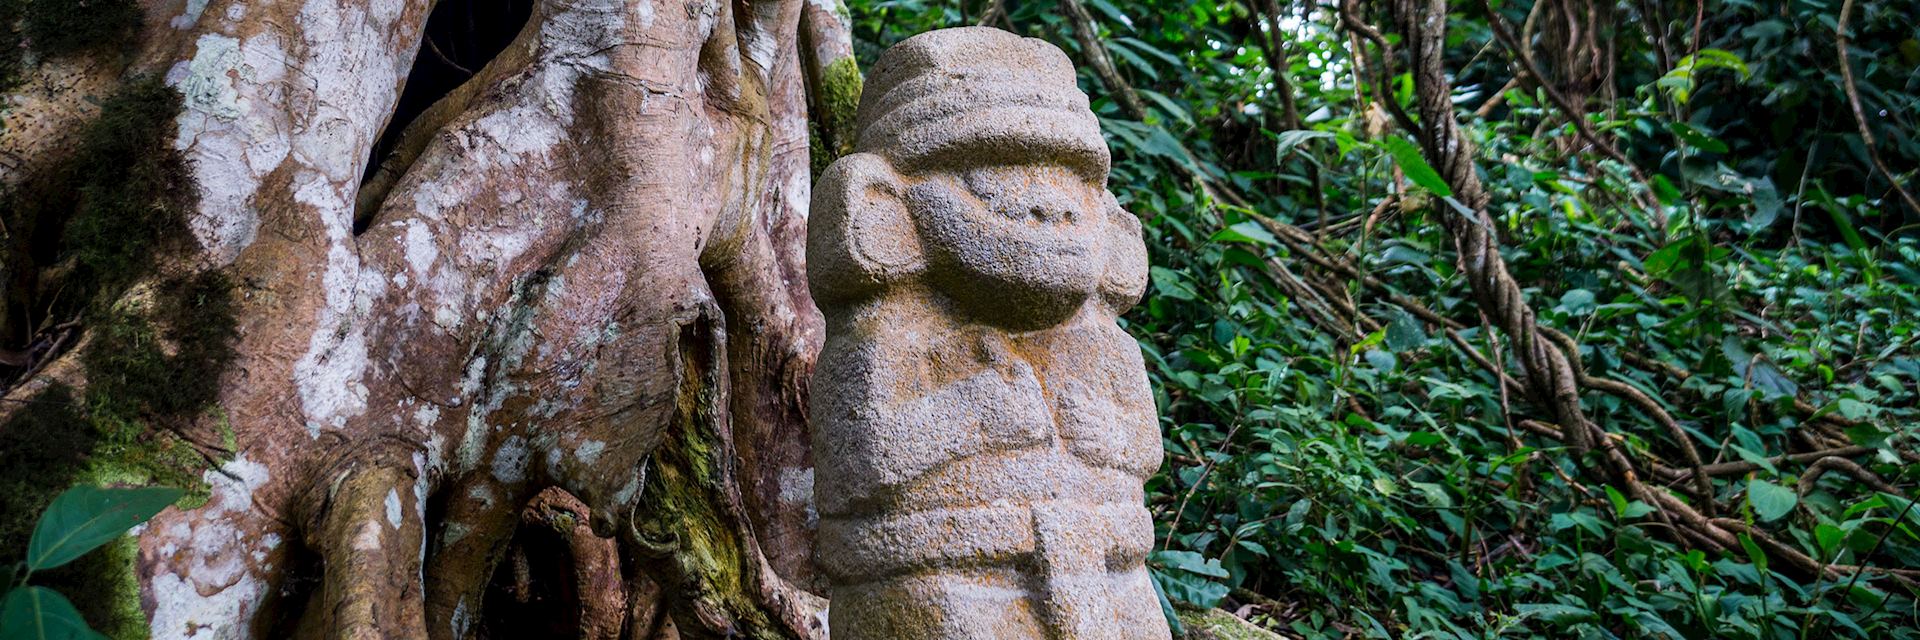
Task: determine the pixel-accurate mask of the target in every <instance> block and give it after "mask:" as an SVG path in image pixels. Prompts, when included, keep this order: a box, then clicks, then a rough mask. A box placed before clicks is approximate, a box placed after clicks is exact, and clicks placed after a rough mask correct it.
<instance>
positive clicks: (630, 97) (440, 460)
mask: <svg viewBox="0 0 1920 640" xmlns="http://www.w3.org/2000/svg"><path fill="white" fill-rule="evenodd" d="M430 4H431V3H430V2H428V1H427V0H369V1H364V2H363V1H347V0H264V1H262V0H208V1H207V2H204V3H201V2H197V1H195V2H188V1H186V0H151V1H148V2H145V3H144V6H145V8H146V9H147V11H148V20H147V25H146V28H145V30H144V32H143V34H144V35H143V37H142V40H141V42H140V43H139V49H138V53H137V54H136V55H134V56H133V57H132V59H131V60H132V61H131V62H130V63H128V66H126V67H125V68H123V67H122V66H121V65H118V64H108V63H100V62H84V63H61V64H63V65H64V66H62V67H60V68H59V69H54V70H52V71H46V72H38V73H37V75H32V76H30V77H29V79H28V84H27V86H25V87H23V88H21V89H19V90H18V91H19V93H20V94H21V95H33V96H37V97H34V98H32V99H19V100H16V101H15V105H16V107H15V109H14V110H13V111H12V112H11V113H10V114H9V116H8V118H9V122H16V121H18V122H28V121H30V122H33V123H35V124H34V125H33V126H32V127H19V128H16V127H14V126H11V125H10V126H9V127H8V128H7V129H6V130H5V132H4V133H0V153H3V154H6V155H8V156H10V157H12V158H18V159H19V160H18V162H19V163H31V162H32V161H33V160H34V159H35V158H36V157H37V156H38V155H39V154H43V153H50V151H49V150H48V149H47V147H48V144H49V143H47V142H46V141H47V140H53V139H57V137H56V134H55V133H48V132H59V131H64V130H67V129H70V128H71V127H73V126H76V123H78V122H80V121H82V120H84V119H85V118H86V117H87V114H86V113H85V110H84V109H78V108H75V107H74V106H73V105H75V104H80V103H83V102H84V100H83V98H84V97H85V96H86V95H94V94H98V93H101V92H104V91H106V90H108V89H109V88H111V87H113V86H116V85H117V84H118V83H120V82H122V81H123V80H124V79H125V78H129V77H132V76H134V75H137V74H142V73H146V74H156V75H159V76H162V77H164V78H165V79H166V82H167V83H168V84H169V85H170V86H172V87H174V88H175V89H177V90H179V91H180V92H181V93H182V94H183V96H184V104H185V109H184V111H183V112H182V113H181V115H180V116H179V118H178V120H177V127H178V133H177V137H176V141H175V145H176V147H177V148H179V149H180V150H181V151H182V152H183V153H184V154H185V155H186V156H187V158H188V159H189V161H190V162H191V166H192V171H193V174H194V178H195V187H196V189H197V190H198V193H199V202H200V204H199V207H198V209H197V210H196V211H195V212H194V214H193V215H192V218H191V228H192V230H193V232H194V235H195V239H196V240H197V242H198V245H199V248H200V250H199V251H198V253H195V254H192V255H185V256H173V257H171V258H170V260H172V261H173V263H174V264H178V265H185V266H184V267H181V268H188V269H197V270H222V271H224V272H226V273H227V274H228V275H229V276H230V277H231V279H232V280H233V281H234V282H237V283H241V284H240V285H239V289H238V290H237V291H236V295H235V299H236V300H237V301H238V304H237V308H236V314H237V319H238V321H239V330H240V336H239V339H238V342H237V345H236V346H237V351H238V357H237V359H236V360H235V361H234V363H233V364H232V366H230V367H229V368H228V369H227V370H226V371H225V372H224V373H223V374H222V376H223V377H222V384H223V392H222V394H221V397H220V402H219V405H220V411H218V412H211V413H210V414H209V415H208V416H206V417H204V418H202V419H200V420H199V421H198V422H196V423H195V424H193V425H191V426H189V427H187V429H186V432H187V434H188V435H189V437H190V438H192V439H194V440H196V441H204V442H219V441H220V440H221V436H220V434H219V430H220V429H222V428H230V429H231V431H232V436H233V437H232V451H231V456H230V457H228V458H226V459H224V460H223V461H221V463H220V466H219V468H218V469H214V470H211V471H209V472H208V473H207V474H206V476H205V478H206V481H207V482H208V483H209V484H210V485H211V487H212V494H213V495H212V498H211V500H210V501H209V502H208V504H207V505H206V506H204V507H200V508H197V509H192V510H169V511H167V512H165V513H163V514H161V515H160V516H159V517H158V518H156V519H155V520H154V521H153V523H151V524H150V525H148V526H147V527H145V528H144V529H142V532H141V535H140V561H139V574H140V579H141V581H142V585H143V589H142V591H143V600H144V603H145V608H146V609H147V613H148V615H149V619H150V622H151V630H152V634H153V637H155V638H184V637H192V638H196V639H204V638H250V637H267V636H270V635H273V634H278V633H285V632H290V631H292V630H298V633H299V634H300V635H301V636H303V637H324V638H403V637H407V638H410V637H419V636H420V635H421V634H424V635H426V636H427V637H433V638H467V637H472V635H473V634H474V633H475V631H476V630H477V629H478V628H479V625H481V624H483V623H484V621H485V619H486V618H485V616H486V613H485V612H484V611H482V610H481V608H482V602H483V600H484V595H485V590H486V588H487V585H488V583H489V582H490V580H492V577H493V576H494V574H495V570H496V569H497V568H498V566H499V564H500V562H501V560H502V558H503V557H504V555H505V550H506V548H507V546H508V543H509V542H510V541H511V539H512V537H513V535H514V532H515V530H516V528H518V527H519V526H520V525H521V517H520V514H521V510H522V508H523V507H525V506H526V505H527V504H528V501H529V500H532V499H533V498H534V496H536V495H538V494H540V492H541V491H543V490H548V489H553V488H558V489H560V490H564V492H565V493H566V494H567V495H569V496H571V498H569V499H577V500H578V506H579V507H580V508H581V509H582V510H584V511H586V512H590V513H591V516H590V517H591V530H592V532H594V533H597V534H598V535H600V536H602V537H605V538H608V539H610V540H612V541H614V542H613V543H610V544H617V548H619V549H621V551H620V553H619V554H618V556H617V558H616V559H615V560H616V561H617V563H618V566H617V569H618V572H617V573H618V574H619V575H625V576H628V577H629V578H630V579H632V580H634V581H643V580H644V581H655V582H658V583H659V589H658V590H657V591H658V593H659V597H660V598H661V603H662V604H660V605H659V606H656V607H654V608H655V609H659V610H661V611H665V612H668V613H670V614H679V615H674V619H673V621H672V624H671V626H674V627H677V628H678V632H679V634H681V635H685V636H687V637H696V638H697V637H717V636H724V635H726V634H729V633H744V632H748V631H753V632H755V633H771V634H775V635H780V636H792V637H804V636H807V635H809V634H811V633H815V630H810V627H811V626H813V625H815V624H817V622H816V620H815V618H816V616H815V614H816V613H817V610H818V608H819V607H820V606H822V604H823V603H822V602H821V601H820V600H819V599H818V598H817V597H815V596H812V595H810V594H808V593H806V591H804V590H803V589H801V588H800V587H799V586H796V585H807V584H810V583H811V580H812V575H811V571H810V569H809V568H808V567H809V565H808V560H807V553H808V550H809V549H810V546H811V531H810V526H811V525H810V523H809V521H808V518H807V514H808V513H809V510H810V506H809V502H810V499H811V497H810V492H811V481H810V478H811V471H810V465H811V458H810V455H809V454H808V451H807V449H806V442H807V440H808V435H807V430H806V423H805V412H804V410H803V408H804V406H805V404H804V403H805V397H806V388H805V381H806V380H807V379H808V376H809V375H810V372H811V369H812V363H813V359H814V356H815V354H816V352H817V350H818V348H819V343H820V338H819V335H820V330H821V329H820V319H819V312H818V311H817V310H816V309H815V308H814V307H813V305H812V303H811V302H810V299H809V297H808V295H807V291H806V278H805V274H804V270H803V265H802V262H801V257H802V253H801V252H802V243H803V240H804V236H805V232H804V229H805V215H806V212H805V208H806V203H807V201H808V199H809V176H808V174H807V166H808V160H807V130H806V119H807V99H806V94H805V86H806V85H805V82H804V80H803V73H804V71H803V69H802V68H801V65H800V55H799V48H798V43H797V37H796V34H797V30H798V28H799V22H800V16H801V10H802V6H801V2H798V1H796V0H763V1H762V0H756V1H754V2H747V3H730V2H723V1H720V0H695V1H692V2H685V3H665V2H655V1H651V0H541V1H540V3H539V4H538V6H537V7H536V8H535V10H534V12H533V16H532V18H531V20H530V21H529V22H528V24H527V26H526V28H525V31H524V32H523V33H522V34H521V36H520V37H519V38H518V39H517V40H516V41H515V42H514V43H513V44H512V45H510V46H509V47H508V49H507V50H506V51H505V52H503V53H502V54H500V56H498V57H497V58H496V59H495V60H494V61H493V62H492V63H490V64H489V65H488V67H487V69H486V70H485V71H482V72H481V73H479V74H478V75H476V76H475V79H474V80H473V81H472V82H473V83H475V84H474V85H472V86H469V87H463V88H462V89H460V90H457V91H456V92H455V95H454V96H453V97H451V98H449V100H450V102H449V103H448V105H449V106H448V107H447V108H442V109H440V110H439V111H438V112H431V111H430V112H429V113H430V116H431V117H430V118H429V119H427V121H428V123H429V124H428V125H426V126H416V127H415V128H414V130H413V131H414V132H417V134H418V135H424V136H427V137H426V138H424V141H423V144H415V145H413V149H412V150H411V151H407V152H404V153H402V154H401V156H400V160H399V161H397V162H395V163H390V165H389V169H391V171H390V172H389V173H390V174H391V175H390V176H389V178H387V179H386V180H385V181H384V182H383V183H382V184H380V185H379V186H378V187H377V190H376V191H372V192H367V193H368V194H370V195H373V196H378V197H376V198H368V197H363V191H362V184H361V177H362V175H363V172H364V171H365V169H366V163H367V162H368V161H369V159H368V155H369V150H370V149H371V148H372V146H373V143H374V141H375V139H376V137H377V136H379V135H380V133H381V131H382V130H384V129H385V128H386V127H388V126H389V124H390V123H389V122H388V120H389V118H390V114H391V113H393V110H394V105H395V103H396V101H397V99H398V96H399V94H400V91H401V89H402V87H403V84H404V83H405V81H406V79H407V73H408V70H409V69H410V68H411V65H412V63H413V60H414V56H415V53H416V51H417V50H418V49H419V48H420V42H421V33H422V30H423V28H424V22H425V20H426V16H427V13H428V11H429V9H430V8H431V7H430ZM55 71H57V72H58V73H55ZM375 161H378V159H376V160H375ZM8 169H9V170H8V171H7V172H6V173H5V174H4V177H5V178H6V179H15V178H16V177H17V175H18V171H17V170H13V168H12V167H8ZM369 199H371V200H372V202H371V203H370V204H369V203H363V202H360V201H362V200H369ZM356 209H361V210H364V214H365V215H368V216H370V219H369V220H365V221H364V222H365V224H364V225H363V226H364V229H365V230H364V231H363V232H360V233H356V232H355V228H356V224H355V217H356ZM72 360H73V357H72V356H71V355H69V356H67V357H65V358H63V359H61V360H59V361H56V362H54V363H52V364H51V365H49V366H47V367H46V369H45V370H44V373H43V374H42V376H41V378H40V379H36V380H30V381H27V382H26V383H25V384H22V385H19V386H17V387H16V388H14V389H13V390H11V391H10V392H9V394H8V395H9V396H10V397H16V396H17V397H24V396H25V395H28V394H30V393H32V392H34V391H36V390H37V389H39V388H41V387H43V386H44V385H45V384H46V381H47V380H51V379H60V380H63V381H66V382H68V383H70V384H75V385H84V382H85V381H84V373H83V372H82V371H80V370H79V368H78V367H76V366H74V364H73V362H72ZM687 439H698V440H700V442H682V441H683V440H687ZM674 445H678V447H677V448H675V450H676V451H694V452H698V455H700V456H704V459H702V460H699V461H698V463H699V464H695V465H693V466H695V467H698V468H704V469H708V470H709V474H708V477H703V478H695V479H694V480H695V481H696V484H699V485H700V486H703V487H707V491H706V493H702V494H700V495H702V496H703V498H702V499H703V500H704V503H705V504H707V509H709V510H710V512H711V513H712V514H715V517H716V518H717V521H716V522H715V526H717V527H719V528H721V529H725V531H722V532H719V533H718V534H715V536H714V537H716V538H717V539H719V540H720V541H721V542H720V543H719V544H723V545H725V546H726V548H727V549H728V550H730V551H734V552H737V555H736V556H734V557H737V561H736V562H732V563H731V565H730V566H725V567H719V568H718V570H717V573H716V571H714V570H712V569H713V568H712V567H694V568H693V569H689V568H688V567H689V566H691V565H689V563H690V562H692V560H690V559H689V557H690V556H693V555H696V554H698V553H700V552H702V551H707V550H703V549H695V548H692V547H691V546H689V545H681V546H680V547H678V548H673V547H668V548H666V549H665V550H664V551H663V550H662V547H660V546H659V545H658V544H655V543H656V542H657V541H652V540H649V539H647V538H646V536H644V535H641V533H640V531H641V530H643V529H644V528H645V527H644V526H643V525H645V524H647V523H657V522H660V521H661V520H662V519H667V518H672V517H675V514H672V513H664V512H662V510H663V509H665V508H666V507H668V506H670V505H669V503H670V501H669V500H666V499H664V496H661V495H655V494H654V493H650V492H662V491H665V489H666V487H667V486H668V485H667V483H668V482H669V480H668V479H663V478H660V477H657V475H656V476H650V475H649V474H650V473H653V471H654V470H656V469H658V468H660V465H661V462H660V461H659V460H657V459H656V456H658V455H659V451H661V450H662V447H667V446H674ZM676 513H677V512H676ZM315 558H317V563H318V565H319V566H324V567H325V568H324V571H321V572H319V575H320V579H319V582H320V584H319V586H317V587H311V588H308V587H302V586H301V584H300V582H299V581H296V580H292V578H293V577H294V576H295V575H296V574H299V573H300V572H303V571H310V569H311V567H308V566H304V565H310V564H314V562H315V560H313V559H315ZM303 559H307V560H303ZM601 560H604V559H601ZM596 561H598V560H596ZM303 563H304V564H303ZM601 569H604V567H602V568H601ZM696 569H697V570H696ZM596 575H601V576H604V575H606V574H605V572H604V571H601V572H600V573H598V574H596ZM715 575H721V576H725V577H727V578H731V579H733V580H716V579H715V578H714V576H715ZM623 593H624V592H623ZM648 606H650V605H643V604H635V605H634V606H633V607H632V608H633V609H635V610H640V609H646V608H647V607H648ZM648 610H653V609H648ZM690 612H691V613H695V614H697V615H687V614H689V613H690ZM604 613H605V612H604V611H602V612H597V613H594V614H593V615H594V616H595V619H596V621H597V622H596V623H595V624H599V625H601V627H598V628H601V632H600V633H604V631H605V630H604V625H605V624H606V623H605V616H604V615H603V614H604ZM622 613H624V611H623V612H622ZM696 618H697V619H696ZM626 619H627V620H633V619H636V617H635V616H626ZM652 626H657V625H652ZM652 631H653V630H652V629H633V628H628V629H625V630H624V631H623V632H622V633H623V634H624V635H621V636H620V637H634V638H639V637H646V636H645V635H644V634H646V633H651V632H652Z"/></svg>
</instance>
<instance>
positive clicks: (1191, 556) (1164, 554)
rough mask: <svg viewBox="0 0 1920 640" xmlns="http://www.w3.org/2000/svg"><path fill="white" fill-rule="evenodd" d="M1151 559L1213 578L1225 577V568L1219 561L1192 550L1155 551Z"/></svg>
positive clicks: (1172, 567) (1169, 566)
mask: <svg viewBox="0 0 1920 640" xmlns="http://www.w3.org/2000/svg"><path fill="white" fill-rule="evenodd" d="M1153 561H1154V562H1157V563H1159V564H1161V565H1162V566H1165V567H1167V568H1169V569H1179V570H1181V571H1186V572H1189V573H1197V574H1200V575H1203V576H1210V577H1214V578H1225V577H1227V570H1226V569H1223V568H1221V567H1220V561H1219V560H1215V559H1212V558H1208V557H1206V556H1202V555H1200V554H1199V553H1195V552H1192V551H1156V552H1154V554H1153Z"/></svg>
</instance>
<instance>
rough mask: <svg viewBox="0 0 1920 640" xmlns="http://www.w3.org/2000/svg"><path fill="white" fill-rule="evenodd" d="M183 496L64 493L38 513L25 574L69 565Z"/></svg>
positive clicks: (168, 490)
mask: <svg viewBox="0 0 1920 640" xmlns="http://www.w3.org/2000/svg"><path fill="white" fill-rule="evenodd" d="M182 493H183V492H182V491H181V490H179V489H175V488H172V487H142V488H138V489H109V488H102V487H92V486H85V485H82V486H78V487H74V488H72V489H68V490H66V491H65V492H64V493H61V494H60V496H59V497H56V498H54V499H53V504H50V505H47V511H46V512H45V513H42V514H40V524H39V526H36V527H34V529H33V539H32V540H30V541H28V542H27V570H28V571H40V570H42V569H51V568H54V567H58V566H60V565H63V564H66V563H68V562H72V561H73V559H74V558H78V557H80V556H81V555H84V554H86V552H88V551H92V550H93V549H94V548H95V547H98V546H100V545H103V544H106V543H107V542H110V541H112V540H113V539H114V538H118V537H120V535H121V534H123V533H126V532H127V530H128V529H131V528H133V526H134V525H137V524H140V523H142V522H146V521H147V519H148V518H152V517H153V516H154V514H156V513H160V510H161V509H165V508H167V505H170V504H173V502H174V501H175V500H179V499H180V496H181V494H182Z"/></svg>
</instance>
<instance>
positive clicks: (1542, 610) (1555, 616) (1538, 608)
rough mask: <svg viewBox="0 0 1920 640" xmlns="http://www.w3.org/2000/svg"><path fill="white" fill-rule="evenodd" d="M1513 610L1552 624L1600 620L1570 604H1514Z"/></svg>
mask: <svg viewBox="0 0 1920 640" xmlns="http://www.w3.org/2000/svg"><path fill="white" fill-rule="evenodd" d="M1513 610H1514V611H1515V612H1517V613H1519V614H1520V615H1521V616H1532V617H1535V618H1539V619H1541V620H1544V621H1547V622H1551V623H1554V624H1573V623H1576V622H1587V621H1590V620H1597V619H1599V618H1600V616H1599V615H1598V614H1595V613H1594V612H1593V611H1591V610H1589V609H1587V608H1585V607H1576V606H1573V605H1570V604H1525V603H1523V604H1516V605H1514V606H1513Z"/></svg>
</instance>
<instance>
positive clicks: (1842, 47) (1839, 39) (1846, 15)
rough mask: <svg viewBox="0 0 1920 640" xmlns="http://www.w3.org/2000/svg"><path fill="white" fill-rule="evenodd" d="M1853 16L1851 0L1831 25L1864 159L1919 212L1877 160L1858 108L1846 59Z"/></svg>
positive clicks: (1877, 152) (1918, 204) (1917, 204)
mask: <svg viewBox="0 0 1920 640" xmlns="http://www.w3.org/2000/svg"><path fill="white" fill-rule="evenodd" d="M1852 19H1853V0H1846V1H1845V2H1842V3H1840V22H1839V23H1838V24H1836V25H1835V26H1834V28H1833V39H1834V44H1835V45H1836V48H1838V49H1839V51H1840V80H1841V81H1842V83H1843V85H1842V86H1844V87H1846V89H1847V105H1848V106H1850V107H1853V123H1854V124H1856V125H1859V127H1860V142H1861V143H1863V144H1864V145H1865V146H1866V148H1867V159H1868V160H1871V161H1873V166H1874V168H1877V169H1879V170H1880V173H1884V174H1887V182H1888V183H1890V184H1892V185H1893V191H1894V193H1898V194H1900V200H1902V201H1904V202H1906V203H1907V208H1909V209H1912V210H1913V211H1914V212H1915V213H1920V202H1915V201H1914V199H1913V194H1911V193H1907V189H1906V188H1905V187H1902V186H1900V178H1899V177H1898V176H1895V175H1893V172H1892V171H1889V170H1887V162H1886V161H1885V160H1882V159H1880V147H1879V146H1878V145H1876V144H1874V140H1873V131H1872V130H1870V129H1869V128H1868V127H1867V116H1866V114H1865V113H1864V112H1862V111H1861V110H1860V90H1859V89H1857V88H1855V87H1854V84H1853V63H1852V62H1851V61H1849V60H1848V58H1847V22H1848V21H1849V20H1852Z"/></svg>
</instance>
